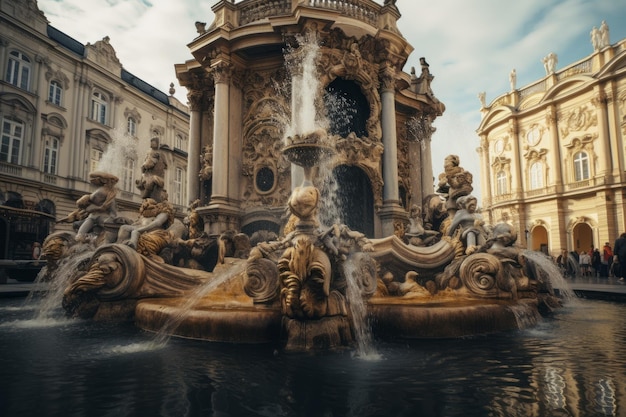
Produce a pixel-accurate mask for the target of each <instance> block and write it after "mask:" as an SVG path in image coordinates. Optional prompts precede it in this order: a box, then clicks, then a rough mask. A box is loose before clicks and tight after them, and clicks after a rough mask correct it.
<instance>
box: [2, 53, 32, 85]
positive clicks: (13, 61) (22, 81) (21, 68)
mask: <svg viewBox="0 0 626 417" xmlns="http://www.w3.org/2000/svg"><path fill="white" fill-rule="evenodd" d="M6 80H7V82H9V83H10V84H13V85H14V86H16V87H19V88H21V89H22V90H26V91H28V87H29V86H30V59H29V58H28V57H27V56H26V55H24V54H23V53H21V52H19V51H11V52H10V53H9V62H8V65H7V73H6Z"/></svg>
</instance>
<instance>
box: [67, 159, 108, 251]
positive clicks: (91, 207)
mask: <svg viewBox="0 0 626 417" xmlns="http://www.w3.org/2000/svg"><path fill="white" fill-rule="evenodd" d="M118 181H119V178H117V177H116V176H115V175H113V174H109V173H106V172H101V171H94V172H92V173H91V174H89V182H91V183H92V184H93V185H95V186H97V187H98V188H97V189H96V191H94V192H93V193H91V194H85V195H84V196H82V197H81V198H79V199H78V200H77V201H76V206H77V207H78V208H77V210H75V211H74V212H72V213H70V215H69V216H68V217H67V218H66V219H68V221H71V220H82V219H84V221H83V223H82V224H81V225H80V227H79V228H78V232H77V234H76V241H78V242H81V241H84V240H85V239H86V238H87V234H88V233H89V232H91V231H92V230H93V228H94V227H95V226H103V224H104V222H105V220H107V219H110V218H115V217H117V208H116V205H115V197H116V195H117V187H116V186H115V185H116V184H117V182H118ZM66 219H63V220H62V221H65V220H66Z"/></svg>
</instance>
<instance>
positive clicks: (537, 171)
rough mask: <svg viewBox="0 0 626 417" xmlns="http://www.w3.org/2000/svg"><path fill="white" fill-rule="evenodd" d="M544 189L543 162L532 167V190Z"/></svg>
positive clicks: (535, 163)
mask: <svg viewBox="0 0 626 417" xmlns="http://www.w3.org/2000/svg"><path fill="white" fill-rule="evenodd" d="M539 188H543V162H541V161H537V162H534V163H533V164H532V165H531V166H530V189H531V190H537V189H539Z"/></svg>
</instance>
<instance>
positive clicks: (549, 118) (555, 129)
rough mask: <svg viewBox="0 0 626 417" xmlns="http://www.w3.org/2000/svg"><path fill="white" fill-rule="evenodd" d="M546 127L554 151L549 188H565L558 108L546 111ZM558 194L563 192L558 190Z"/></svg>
mask: <svg viewBox="0 0 626 417" xmlns="http://www.w3.org/2000/svg"><path fill="white" fill-rule="evenodd" d="M546 125H547V126H548V131H549V133H550V143H551V146H550V147H551V148H552V151H551V152H550V167H551V168H550V171H549V172H550V174H551V175H550V176H549V177H548V184H547V185H548V186H554V185H556V186H560V187H563V169H562V164H561V144H560V143H559V126H558V123H557V114H556V108H554V107H553V106H551V107H548V109H547V110H546ZM557 192H562V189H561V190H557Z"/></svg>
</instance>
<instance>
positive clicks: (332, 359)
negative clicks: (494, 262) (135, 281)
mask: <svg viewBox="0 0 626 417" xmlns="http://www.w3.org/2000/svg"><path fill="white" fill-rule="evenodd" d="M35 316H36V306H33V304H29V307H25V306H24V300H20V299H17V300H15V299H13V300H8V299H3V300H0V372H1V374H0V375H1V376H0V416H3V417H9V416H89V417H96V416H116V417H123V416H142V417H143V416H219V417H226V416H324V417H330V416H333V417H338V416H359V417H365V416H580V417H582V416H605V415H606V416H626V324H625V322H626V304H618V303H610V302H603V301H589V300H580V301H578V302H573V303H571V304H570V305H569V306H567V307H565V308H564V309H562V310H560V311H558V312H557V313H556V314H554V316H553V317H550V318H544V320H543V321H542V323H540V325H539V326H537V327H535V328H533V329H529V330H523V331H513V332H507V333H502V334H497V335H489V336H480V337H472V338H466V339H454V340H428V341H411V342H406V341H404V342H402V341H398V342H394V343H391V342H385V343H382V342H377V344H376V346H375V348H376V350H377V352H378V354H379V355H380V357H379V358H378V359H372V360H366V359H362V358H356V357H353V355H352V354H351V353H350V352H342V353H328V354H318V355H309V354H287V353H284V352H279V351H277V350H276V349H275V347H274V346H269V345H260V346H257V345H255V346H241V345H227V344H215V343H206V342H199V341H192V340H183V339H170V340H169V342H168V343H167V344H166V345H165V346H161V347H158V346H155V345H154V343H153V341H154V338H155V335H154V334H151V333H147V332H144V331H142V330H140V329H137V328H136V327H134V326H133V325H132V324H128V325H119V324H105V323H94V322H91V321H78V320H63V319H37V320H34V319H33V317H35ZM58 317H62V314H61V312H59V314H58Z"/></svg>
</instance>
